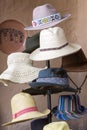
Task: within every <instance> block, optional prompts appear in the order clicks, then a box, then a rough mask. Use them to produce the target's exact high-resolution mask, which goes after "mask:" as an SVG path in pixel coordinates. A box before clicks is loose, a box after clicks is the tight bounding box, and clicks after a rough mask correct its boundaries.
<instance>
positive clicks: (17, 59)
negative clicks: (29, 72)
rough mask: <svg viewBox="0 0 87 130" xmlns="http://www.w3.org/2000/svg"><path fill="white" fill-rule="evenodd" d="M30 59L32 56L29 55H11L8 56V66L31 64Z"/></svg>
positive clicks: (20, 53)
mask: <svg viewBox="0 0 87 130" xmlns="http://www.w3.org/2000/svg"><path fill="white" fill-rule="evenodd" d="M29 57H30V55H29V54H28V53H22V52H16V53H11V54H10V55H8V59H7V64H8V65H10V64H14V63H19V64H21V63H22V64H23V63H24V64H29V63H30V64H31V61H30V59H29Z"/></svg>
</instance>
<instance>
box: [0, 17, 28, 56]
mask: <svg viewBox="0 0 87 130" xmlns="http://www.w3.org/2000/svg"><path fill="white" fill-rule="evenodd" d="M24 27H25V26H24V25H23V24H22V23H21V22H19V21H17V20H14V19H8V20H6V21H3V22H2V23H0V50H1V51H3V52H4V53H6V54H10V53H13V52H18V51H23V50H24V49H25V41H26V37H27V33H26V31H25V30H24Z"/></svg>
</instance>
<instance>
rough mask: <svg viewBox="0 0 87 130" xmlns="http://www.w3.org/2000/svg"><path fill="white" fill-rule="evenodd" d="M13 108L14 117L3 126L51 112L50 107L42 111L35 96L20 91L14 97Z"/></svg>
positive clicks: (43, 115)
mask: <svg viewBox="0 0 87 130" xmlns="http://www.w3.org/2000/svg"><path fill="white" fill-rule="evenodd" d="M11 109H12V117H13V119H12V120H11V121H10V122H8V123H4V124H2V125H3V126H6V125H11V124H15V123H20V122H24V121H27V120H32V119H36V118H40V117H45V116H47V115H48V114H49V113H50V110H49V109H46V110H44V111H43V112H40V111H39V110H38V108H37V105H36V102H35V100H34V98H33V96H31V95H30V94H27V93H23V92H20V93H18V94H16V95H14V96H13V97H12V99H11Z"/></svg>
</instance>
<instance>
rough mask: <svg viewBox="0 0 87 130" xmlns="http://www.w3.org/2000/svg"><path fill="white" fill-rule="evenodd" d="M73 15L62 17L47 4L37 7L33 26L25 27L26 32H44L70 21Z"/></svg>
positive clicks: (34, 12)
mask: <svg viewBox="0 0 87 130" xmlns="http://www.w3.org/2000/svg"><path fill="white" fill-rule="evenodd" d="M70 16H71V14H65V15H63V16H62V15H61V13H59V12H58V11H57V10H56V9H55V8H54V7H53V6H52V5H51V4H49V3H47V4H44V5H41V6H37V7H36V8H34V10H33V16H32V17H33V20H32V26H30V27H25V30H42V29H45V28H49V27H52V26H55V25H57V24H59V23H61V22H62V21H64V20H66V19H68V18H69V17H70Z"/></svg>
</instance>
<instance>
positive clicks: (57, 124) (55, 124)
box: [43, 121, 69, 130]
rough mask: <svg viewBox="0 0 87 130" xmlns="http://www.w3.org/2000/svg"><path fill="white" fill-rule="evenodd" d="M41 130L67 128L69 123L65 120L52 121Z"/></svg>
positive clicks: (64, 129)
mask: <svg viewBox="0 0 87 130" xmlns="http://www.w3.org/2000/svg"><path fill="white" fill-rule="evenodd" d="M43 130H69V125H68V123H67V122H65V121H60V122H52V123H49V124H47V125H45V126H44V128H43Z"/></svg>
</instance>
